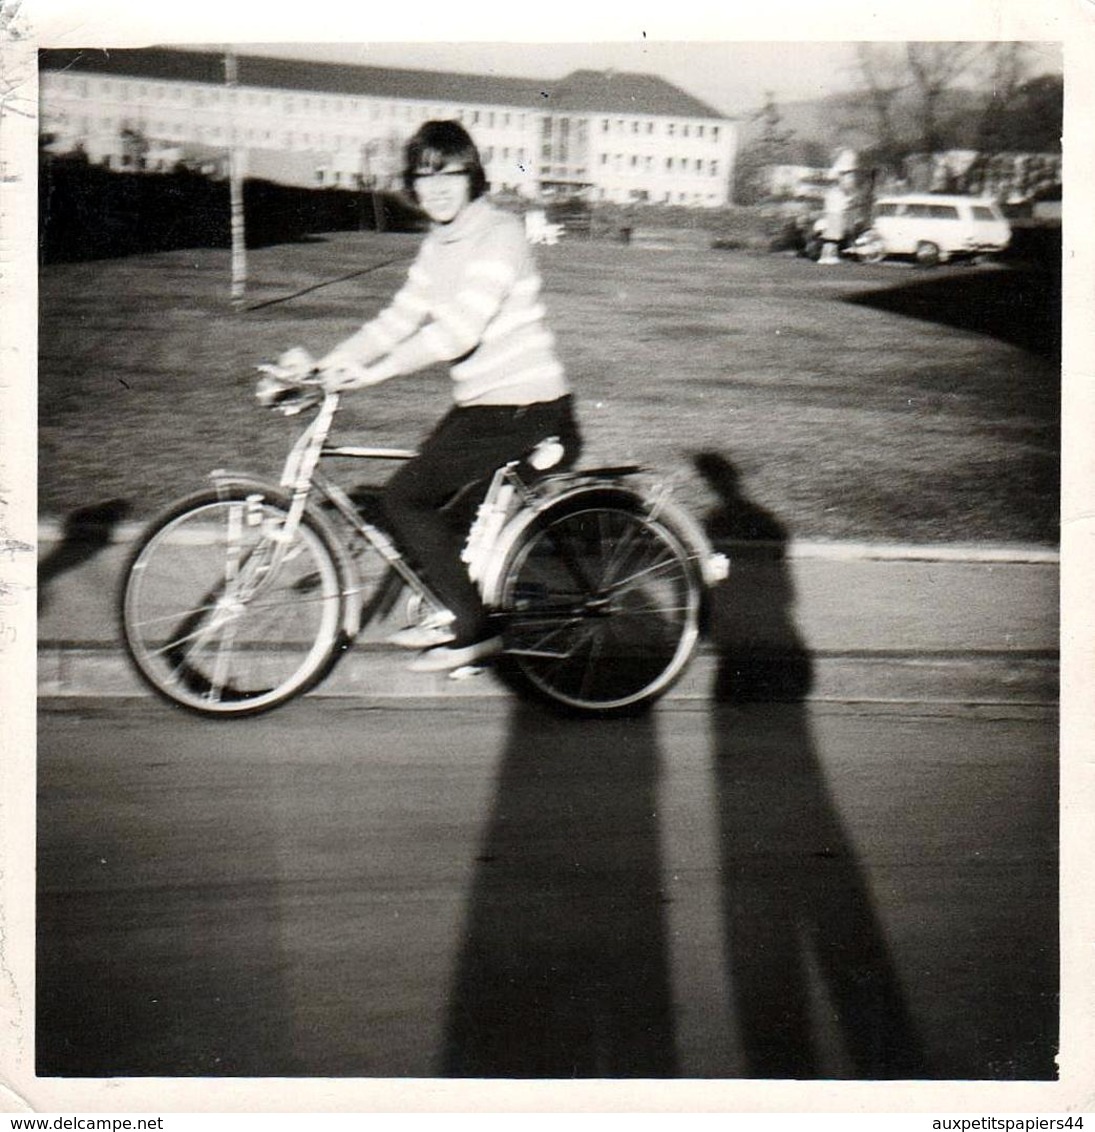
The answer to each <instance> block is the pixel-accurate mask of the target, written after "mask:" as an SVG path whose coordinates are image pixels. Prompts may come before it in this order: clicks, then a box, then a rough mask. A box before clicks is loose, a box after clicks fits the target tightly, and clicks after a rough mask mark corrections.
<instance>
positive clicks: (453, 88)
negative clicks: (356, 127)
mask: <svg viewBox="0 0 1095 1132" xmlns="http://www.w3.org/2000/svg"><path fill="white" fill-rule="evenodd" d="M38 60H39V67H40V69H41V70H43V71H66V70H73V71H80V72H83V73H87V72H91V73H93V74H107V75H118V76H119V77H122V76H125V77H128V78H147V79H166V80H168V81H175V82H200V83H223V82H224V81H225V65H224V64H225V57H224V54H223V53H222V52H219V51H190V50H180V49H178V48H170V47H140V48H118V49H115V48H110V49H107V48H64V49H58V48H47V49H43V50H41V51H39V53H38ZM236 69H237V82H238V83H239V85H240V86H251V87H268V88H269V87H273V88H276V89H281V90H301V91H304V90H307V91H315V92H318V93H326V94H340V95H349V96H354V95H356V96H361V97H373V98H414V99H420V100H423V101H431V102H462V103H465V104H469V103H470V104H472V105H494V106H497V105H503V106H514V107H520V108H524V109H540V108H543V109H546V110H548V111H551V112H553V113H560V112H570V113H594V114H595V113H609V114H658V115H677V116H679V117H684V118H723V117H725V115H723V114H720V113H719V112H718V111H717V110H714V109H712V108H711V107H710V106H708V105H706V104H705V103H703V102H700V101H699V99H696V98H693V97H692V96H691V95H690V94H687V93H685V92H684V91H683V90H681V89H680V88H679V87H676V86H674V85H673V84H672V83H669V82H666V80H665V79H662V78H659V77H657V76H656V75H646V74H638V73H631V72H624V71H589V70H583V71H574V72H572V73H571V74H569V75H567V76H565V77H564V78H562V79H532V78H529V79H525V78H511V77H508V76H504V75H468V74H458V73H452V72H447V71H424V70H412V69H409V68H400V67H366V66H356V65H353V64H347V63H320V62H313V61H310V60H303V59H276V58H273V57H270V56H264V55H242V54H241V55H238V56H237V68H236Z"/></svg>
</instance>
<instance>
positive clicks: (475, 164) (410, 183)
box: [403, 121, 488, 200]
mask: <svg viewBox="0 0 1095 1132" xmlns="http://www.w3.org/2000/svg"><path fill="white" fill-rule="evenodd" d="M452 161H459V162H460V163H461V164H462V165H463V166H464V167H465V168H466V169H467V171H468V189H469V197H470V199H471V200H475V199H476V198H477V197H481V196H482V195H483V194H484V193H485V192H486V191H487V187H488V185H487V174H486V172H485V171H484V169H483V162H482V160H481V159H480V157H479V150H478V149H476V147H475V142H473V141H472V140H471V134H469V133H468V131H467V130H465V129H464V127H463V126H462V125H460V123H459V122H455V121H445V122H423V123H422V125H421V126H419V128H418V130H417V131H416V132H415V134H414V136H413V137H412V138H411V140H410V141H409V142H407V146H406V149H405V150H404V151H403V188H404V189H406V191H407V194H408V195H409V196H410V197H411V199H412V200H417V199H418V196H417V194H416V193H415V191H414V175H415V173H416V172H417V171H418V170H419V169H428V170H429V171H430V172H431V173H435V172H437V170H438V169H443V168H444V167H445V166H446V165H448V164H449V163H450V162H452Z"/></svg>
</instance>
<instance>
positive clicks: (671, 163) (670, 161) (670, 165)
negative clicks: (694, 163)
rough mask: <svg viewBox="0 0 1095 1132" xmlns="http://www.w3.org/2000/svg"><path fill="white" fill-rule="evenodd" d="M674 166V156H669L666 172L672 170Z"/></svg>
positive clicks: (666, 161) (666, 160)
mask: <svg viewBox="0 0 1095 1132" xmlns="http://www.w3.org/2000/svg"><path fill="white" fill-rule="evenodd" d="M672 168H673V158H672V157H667V158H666V159H665V169H666V172H667V173H668V172H670V171H671V170H672Z"/></svg>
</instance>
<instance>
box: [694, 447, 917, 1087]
mask: <svg viewBox="0 0 1095 1132" xmlns="http://www.w3.org/2000/svg"><path fill="white" fill-rule="evenodd" d="M696 466H697V468H698V469H699V471H700V472H701V474H702V475H703V476H704V478H705V479H706V480H707V482H708V483H709V484H710V485H711V486H712V488H713V489H714V490H715V492H716V494H717V496H718V499H719V503H718V506H717V507H716V509H715V510H714V511H712V512H711V514H709V515H708V516H707V524H706V525H707V529H708V533H709V535H710V537H711V539H712V541H713V542H714V543H715V545H716V546H718V545H723V546H725V547H726V549H728V550H730V552H731V556H732V557H731V562H732V565H731V572H730V576H729V578H728V579H727V581H726V582H724V583H723V584H722V585H721V586H720V587H719V588H718V590H717V591H716V593H715V595H714V607H713V609H712V618H711V625H710V635H711V638H712V640H713V642H714V644H715V646H716V648H717V651H718V656H719V660H718V665H717V674H716V677H715V687H714V689H713V706H712V733H713V746H714V751H713V764H714V785H715V794H716V808H717V821H718V829H719V870H720V880H721V885H720V887H721V892H722V911H723V931H724V940H725V954H726V955H727V957H728V960H727V961H728V964H729V971H728V976H729V977H728V984H729V986H730V988H731V999H732V1001H731V1003H730V1006H731V1014H732V1017H733V1019H734V1024H735V1026H736V1027H737V1029H738V1033H739V1037H740V1043H741V1049H742V1056H743V1059H744V1064H743V1066H742V1075H743V1076H745V1077H751V1078H753V1077H766V1078H777V1079H787V1078H798V1079H818V1078H850V1079H859V1080H870V1079H895V1078H916V1077H923V1076H926V1075H927V1073H926V1068H925V1064H924V1058H923V1056H922V1054H921V1052H920V1048H919V1042H918V1039H917V1036H916V1034H915V1032H914V1028H913V1025H912V1022H911V1019H910V1017H909V1013H908V1010H907V1007H906V1005H905V1000H904V996H903V992H902V988H901V986H900V982H899V979H898V975H897V972H896V970H895V967H894V964H893V961H892V959H891V956H890V953H889V946H888V942H887V940H886V936H885V930H884V927H883V925H882V923H881V922H880V920H879V918H878V916H877V914H876V911H875V907H874V902H873V899H872V896H871V893H870V890H869V886H868V883H867V880H866V877H865V876H864V873H863V869H862V867H861V865H860V863H859V861H858V859H857V849H856V846H855V844H854V843H853V841H852V839H851V838H850V837H849V835H848V833H847V831H846V829H845V827H844V823H843V820H842V817H841V814H840V812H839V810H838V808H837V806H836V805H835V803H834V800H833V798H832V796H831V794H830V792H829V789H828V786H827V783H826V777H825V772H826V768H825V766H823V764H822V760H821V759H820V757H819V754H818V750H817V748H816V745H815V741H814V738H813V734H812V722H811V719H810V713H809V710H808V708H807V706H806V703H805V702H804V701H805V700H806V697H807V696H808V695H809V693H810V692H811V689H812V687H813V676H814V673H813V663H812V659H811V656H810V653H809V651H808V649H807V647H806V645H805V643H804V641H803V640H802V638H801V636H800V634H799V632H798V629H797V627H796V625H795V621H794V615H793V614H794V584H793V579H792V576H791V572H790V569H789V567H788V562H787V557H786V544H787V532H786V530H785V528H784V527H783V525H782V524H781V523H780V522H779V521H778V520H777V519H776V518H775V516H773V515H772V514H770V513H769V512H767V511H765V510H764V509H763V508H761V507H759V506H758V505H757V504H755V503H753V502H751V501H750V500H748V499H746V498H745V496H744V495H743V494H742V491H741V485H740V477H739V476H738V474H737V472H736V470H735V469H734V467H733V466H732V465H731V464H730V463H729V461H727V460H725V459H724V458H723V457H721V456H718V455H716V454H711V453H705V454H704V455H702V456H699V457H698V458H697V460H696ZM728 544H732V545H728ZM830 771H831V768H830Z"/></svg>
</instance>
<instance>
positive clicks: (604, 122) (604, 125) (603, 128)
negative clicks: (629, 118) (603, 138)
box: [601, 118, 612, 134]
mask: <svg viewBox="0 0 1095 1132" xmlns="http://www.w3.org/2000/svg"><path fill="white" fill-rule="evenodd" d="M611 125H612V123H611V122H609V120H608V119H607V118H602V119H601V133H602V134H607V133H608V131H609V128H610V127H611Z"/></svg>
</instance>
